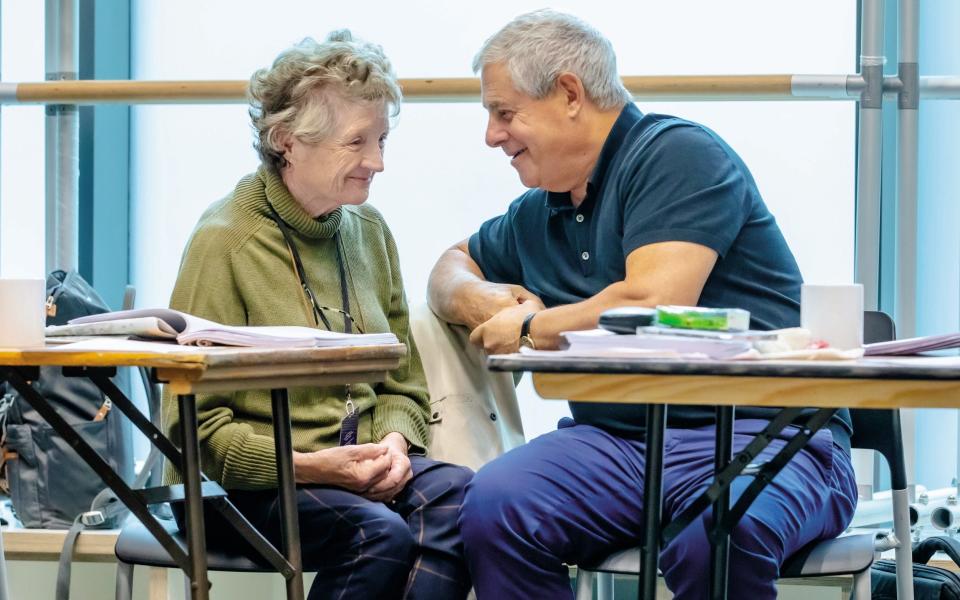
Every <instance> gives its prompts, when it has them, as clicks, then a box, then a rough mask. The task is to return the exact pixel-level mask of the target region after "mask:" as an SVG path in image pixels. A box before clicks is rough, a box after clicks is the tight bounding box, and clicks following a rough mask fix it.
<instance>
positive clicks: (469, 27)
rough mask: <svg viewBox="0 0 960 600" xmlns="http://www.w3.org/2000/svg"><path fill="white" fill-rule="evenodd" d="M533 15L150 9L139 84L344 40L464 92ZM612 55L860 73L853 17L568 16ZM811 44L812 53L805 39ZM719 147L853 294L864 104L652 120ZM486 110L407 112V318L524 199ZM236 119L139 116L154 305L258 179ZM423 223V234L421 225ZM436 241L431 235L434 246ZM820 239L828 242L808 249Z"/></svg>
mask: <svg viewBox="0 0 960 600" xmlns="http://www.w3.org/2000/svg"><path fill="white" fill-rule="evenodd" d="M541 6H542V3H541V2H531V1H527V0H522V1H520V0H511V1H510V2H506V1H488V2H483V3H472V4H457V5H451V4H449V3H446V2H439V1H419V2H385V1H379V0H373V1H370V2H367V3H364V5H363V7H362V9H360V8H357V5H355V4H348V3H341V4H338V3H316V2H309V1H303V2H284V3H279V4H273V5H265V4H264V3H262V2H257V1H252V0H251V1H246V2H238V1H235V0H234V1H217V2H213V1H207V2H185V1H172V0H171V1H168V2H138V3H136V4H135V7H134V22H133V26H132V32H133V35H132V40H133V46H134V48H133V53H134V64H133V77H134V78H136V79H194V78H196V79H230V78H247V77H249V75H250V73H252V71H253V70H254V69H256V68H259V67H261V66H264V65H266V64H269V62H270V61H271V60H272V59H273V58H274V56H275V55H276V54H277V52H279V51H280V50H282V49H283V48H285V47H286V46H288V45H290V44H291V43H294V42H296V41H299V40H300V39H302V38H303V37H305V36H313V37H318V38H319V37H322V36H324V35H325V34H326V33H327V32H328V31H330V30H332V29H337V28H342V27H347V28H350V29H352V30H353V31H354V32H355V33H356V34H359V35H361V36H363V37H365V38H366V39H369V40H371V41H375V42H377V43H379V44H381V45H383V47H384V49H385V50H386V52H387V54H388V55H389V56H390V57H391V59H392V60H393V62H394V65H395V67H396V69H397V71H398V74H399V75H400V76H401V77H463V76H470V75H472V73H471V72H470V62H471V58H472V56H473V53H474V52H475V51H476V49H477V48H478V47H479V45H480V44H481V43H482V42H483V40H484V39H485V38H486V37H487V36H488V35H490V34H492V33H493V32H494V31H495V30H496V29H497V28H498V27H500V26H501V25H503V24H504V23H505V22H506V21H507V20H509V19H510V18H511V17H513V16H515V15H517V14H519V13H521V12H524V11H527V10H533V9H536V8H540V7H541ZM556 8H558V9H561V10H567V11H570V12H573V13H575V14H577V15H579V16H581V17H583V18H585V19H587V20H588V21H590V22H591V23H592V24H594V25H595V26H596V27H598V28H599V29H600V30H601V31H603V32H604V33H605V34H606V35H607V36H609V37H610V39H611V41H612V42H613V44H614V47H615V48H616V50H617V52H618V56H619V58H620V70H621V73H622V74H625V75H645V74H683V73H687V74H711V73H714V74H720V73H849V72H852V71H854V70H855V64H856V43H855V40H856V10H855V3H853V2H836V1H835V0H817V1H813V2H806V3H779V2H778V3H771V2H767V1H766V0H746V1H742V2H736V3H716V2H711V1H709V0H684V1H675V0H674V1H671V2H644V3H632V4H631V3H627V4H624V3H622V2H616V1H612V0H597V1H594V2H590V3H576V2H565V3H558V4H557V5H556ZM813 31H816V32H817V35H816V43H810V33H811V32H813ZM640 108H641V110H645V111H656V112H668V113H675V114H678V115H681V116H684V117H688V118H691V119H694V120H698V121H700V122H703V123H705V124H706V125H708V126H710V127H711V128H713V129H715V130H716V131H717V132H718V133H720V135H722V136H723V137H725V138H726V139H727V141H728V142H729V143H730V144H731V146H732V147H733V148H734V149H736V150H737V151H738V152H739V153H740V154H741V155H742V156H743V158H744V160H745V161H746V163H747V164H748V165H749V166H750V168H751V169H752V171H753V173H754V175H755V177H756V179H757V182H758V184H759V186H760V189H761V191H762V192H763V194H764V197H765V198H766V200H767V202H768V204H769V205H770V207H771V209H772V210H773V212H774V214H775V215H776V216H777V218H778V220H779V222H780V224H781V226H782V227H783V230H784V232H785V235H786V237H787V239H788V241H789V242H790V244H791V246H792V247H793V250H794V252H795V253H796V255H797V259H798V261H799V263H800V265H801V268H802V270H803V273H804V276H805V277H806V278H807V280H809V281H824V282H826V281H834V282H836V281H850V280H851V279H852V277H853V197H854V181H853V174H854V107H853V105H852V103H799V102H794V103H760V102H722V103H682V104H680V103H673V104H667V103H641V104H640ZM484 123H485V114H484V112H483V110H482V109H481V107H480V106H479V104H476V103H437V104H413V103H407V104H405V105H404V106H403V109H402V111H401V115H400V119H399V125H398V127H397V128H396V129H395V131H393V132H392V133H391V136H390V140H389V142H388V146H387V155H386V171H385V172H384V173H382V174H380V175H378V176H377V180H376V181H375V182H374V184H373V188H372V191H371V196H370V202H372V203H373V204H375V205H376V206H377V208H379V209H380V210H381V211H382V212H383V213H384V215H385V216H386V218H387V221H388V223H389V224H390V226H391V228H392V229H393V231H394V233H395V235H396V238H397V241H398V244H399V248H400V254H401V263H402V268H403V271H404V278H405V281H406V287H407V295H408V298H409V300H410V302H411V304H414V303H419V302H423V301H424V297H425V296H424V290H425V287H426V281H427V275H428V273H429V269H430V268H431V266H432V265H433V263H434V261H435V260H436V258H437V256H438V255H439V254H440V253H441V252H442V251H443V250H444V249H445V248H447V247H448V246H450V245H452V244H454V243H456V242H458V241H460V240H461V239H463V238H465V237H467V236H468V235H469V234H470V233H472V232H473V231H475V230H476V228H477V226H478V225H479V224H480V223H481V222H482V221H483V220H484V219H486V218H489V217H491V216H494V215H496V214H498V213H499V212H501V211H502V210H503V209H504V207H505V206H506V205H507V204H508V203H509V202H510V201H511V200H512V199H513V198H515V197H516V196H517V195H519V194H520V193H521V192H522V191H523V188H522V187H521V185H520V183H519V181H518V179H517V177H516V174H515V173H514V171H513V169H512V168H511V167H510V166H509V164H508V161H507V160H505V158H504V156H503V155H502V153H501V152H500V151H495V150H491V149H489V148H487V147H485V146H484V145H483V128H484ZM251 141H252V138H251V133H250V128H249V125H248V120H247V116H246V110H245V108H244V107H242V106H237V105H234V106H202V107H196V106H163V107H140V108H137V109H136V110H135V111H134V122H133V144H132V148H133V152H134V160H133V163H132V178H133V184H132V201H133V206H132V211H133V222H132V232H131V239H132V242H131V245H132V248H131V250H132V252H133V258H132V260H133V262H132V265H133V267H132V268H133V278H134V282H135V284H136V285H137V288H138V290H139V291H140V297H141V299H142V303H150V304H164V303H166V301H167V300H168V297H169V293H170V290H171V287H172V285H173V282H174V280H175V278H176V271H177V267H178V263H179V257H180V253H181V251H182V248H183V245H184V243H185V241H186V239H187V237H188V236H189V234H190V231H191V230H192V228H193V226H194V224H195V223H196V220H197V218H198V217H199V216H200V213H201V212H202V211H203V210H204V209H205V208H206V207H207V205H209V204H210V203H211V202H213V201H214V200H216V199H218V198H220V197H222V196H223V195H224V194H226V193H227V192H229V191H230V190H231V189H232V187H233V185H234V184H235V183H236V181H237V180H238V179H239V178H240V177H241V176H242V175H243V174H245V173H247V172H250V171H252V170H253V169H254V168H255V167H256V165H257V161H256V156H255V154H254V151H253V150H252V149H251ZM424 217H427V218H426V219H425V218H424ZM425 224H428V225H427V226H426V228H425ZM810 231H816V232H817V235H816V236H811V235H809V232H810ZM522 395H523V399H522V403H523V413H524V421H525V426H526V429H527V434H528V437H529V436H530V435H535V434H538V433H540V432H543V431H546V430H549V429H552V428H553V427H554V426H555V423H556V418H557V416H559V415H561V414H564V413H565V412H566V407H565V406H564V405H563V403H546V402H543V401H540V400H537V399H535V398H534V397H533V395H532V393H531V392H529V391H523V393H522Z"/></svg>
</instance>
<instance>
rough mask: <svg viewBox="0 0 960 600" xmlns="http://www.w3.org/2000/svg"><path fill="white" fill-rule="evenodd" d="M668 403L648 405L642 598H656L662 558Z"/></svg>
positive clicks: (641, 568) (641, 573)
mask: <svg viewBox="0 0 960 600" xmlns="http://www.w3.org/2000/svg"><path fill="white" fill-rule="evenodd" d="M666 423H667V407H666V406H665V405H663V404H648V405H647V457H646V464H645V465H644V473H643V475H644V478H643V481H644V492H643V525H644V529H643V531H644V539H643V548H642V549H641V551H640V587H639V597H640V600H656V597H657V567H658V566H659V562H660V508H661V506H662V504H663V498H662V492H663V436H664V430H665V429H666Z"/></svg>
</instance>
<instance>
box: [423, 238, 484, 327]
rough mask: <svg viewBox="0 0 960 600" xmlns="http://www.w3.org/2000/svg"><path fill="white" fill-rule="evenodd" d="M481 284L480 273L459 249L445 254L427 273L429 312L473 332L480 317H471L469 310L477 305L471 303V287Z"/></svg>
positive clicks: (473, 315)
mask: <svg viewBox="0 0 960 600" xmlns="http://www.w3.org/2000/svg"><path fill="white" fill-rule="evenodd" d="M482 281H483V276H482V275H481V273H480V269H478V268H477V266H476V263H474V262H473V260H471V259H470V257H469V256H468V255H466V254H465V253H464V252H463V251H462V250H460V249H459V248H451V249H449V250H447V251H446V252H444V253H443V254H442V255H441V256H440V259H439V260H438V261H437V264H436V265H435V266H434V267H433V271H431V272H430V280H429V282H428V284H427V300H428V302H429V304H430V308H431V309H432V310H433V312H434V313H436V315H437V316H438V317H440V318H441V319H443V320H444V321H447V322H448V323H455V324H457V325H466V326H467V327H469V328H471V329H473V328H474V327H476V326H477V325H478V324H479V323H478V322H476V321H477V319H478V318H479V316H478V315H476V314H471V310H470V309H471V307H473V306H475V305H476V304H477V303H476V302H472V301H470V300H471V299H470V298H469V296H470V295H471V292H470V287H471V285H474V286H475V285H476V284H477V283H479V282H482ZM472 312H476V311H475V310H474V311H472ZM480 322H482V321H480Z"/></svg>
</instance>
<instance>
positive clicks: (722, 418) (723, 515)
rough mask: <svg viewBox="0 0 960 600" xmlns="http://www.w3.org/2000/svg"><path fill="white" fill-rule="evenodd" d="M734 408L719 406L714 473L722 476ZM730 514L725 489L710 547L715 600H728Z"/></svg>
mask: <svg viewBox="0 0 960 600" xmlns="http://www.w3.org/2000/svg"><path fill="white" fill-rule="evenodd" d="M734 411H735V409H734V407H732V406H718V407H717V411H716V412H717V427H716V432H717V434H716V435H717V441H716V454H715V455H714V459H713V472H714V473H720V472H722V471H723V470H724V469H726V468H727V465H728V464H730V459H731V458H733V422H734ZM729 513H730V488H727V489H725V490H724V491H723V492H722V493H721V494H720V496H719V497H718V498H717V499H716V500H715V501H714V503H713V531H712V534H713V535H712V538H713V539H712V542H713V543H711V544H710V563H711V566H710V597H711V598H713V599H714V600H726V598H727V585H728V582H729V572H730V564H729V563H730V535H731V534H732V533H733V532H732V531H728V532H726V533H724V532H723V531H722V530H723V523H724V521H726V519H727V515H728V514H729Z"/></svg>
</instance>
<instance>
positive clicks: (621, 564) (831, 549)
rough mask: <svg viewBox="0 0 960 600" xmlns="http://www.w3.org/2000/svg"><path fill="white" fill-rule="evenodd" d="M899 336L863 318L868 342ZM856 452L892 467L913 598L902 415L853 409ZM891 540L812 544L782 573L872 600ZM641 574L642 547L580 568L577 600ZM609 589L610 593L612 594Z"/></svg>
mask: <svg viewBox="0 0 960 600" xmlns="http://www.w3.org/2000/svg"><path fill="white" fill-rule="evenodd" d="M895 337H896V331H895V328H894V323H893V319H891V318H890V316H889V315H887V314H886V313H883V312H877V311H866V312H865V313H864V315H863V340H864V343H868V344H869V343H873V342H885V341H889V340H893V339H895ZM850 415H851V417H852V420H853V429H854V434H853V437H852V438H851V440H850V443H851V446H852V447H854V448H864V449H868V450H874V451H876V452H879V453H881V454H882V455H883V456H884V457H885V458H886V459H887V463H888V464H889V465H890V479H891V488H892V498H893V515H894V519H893V520H894V535H895V537H896V540H898V541H899V545H898V546H896V555H897V587H898V596H897V597H898V598H899V599H900V600H912V599H913V570H912V569H913V566H912V557H911V547H910V512H909V511H910V508H909V504H910V499H909V496H908V490H907V474H906V466H905V464H904V459H903V443H902V437H901V434H900V411H898V410H870V409H853V410H851V411H850ZM890 542H891V540H889V539H888V538H879V539H878V538H877V536H875V535H874V534H858V535H847V536H841V537H838V538H836V539H832V540H826V541H822V542H817V543H814V544H810V545H809V546H807V547H806V548H803V549H801V550H800V551H799V552H797V553H796V554H794V555H793V556H791V557H790V558H789V559H788V560H787V561H786V563H785V564H784V565H783V568H782V569H781V571H780V577H781V579H787V578H792V577H822V576H831V575H853V587H852V589H851V591H850V597H851V598H852V599H853V600H870V588H871V582H870V566H871V565H872V564H873V560H874V557H875V556H876V553H877V552H878V551H879V550H886V549H888V548H889V547H891V546H890ZM597 573H604V574H612V573H621V574H629V575H638V574H639V573H640V548H630V549H628V550H623V551H621V552H617V553H615V554H611V555H610V556H607V557H606V558H604V559H603V560H602V561H600V562H598V563H591V564H588V565H579V566H578V570H577V600H589V599H590V598H591V597H592V594H593V581H594V579H597V578H596V577H595V574H597ZM611 578H612V575H606V576H605V577H604V578H602V579H600V581H599V586H598V587H599V590H598V592H599V593H598V596H597V598H598V600H612V596H613V594H612V590H613V585H612V579H611ZM608 590H609V592H608Z"/></svg>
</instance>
